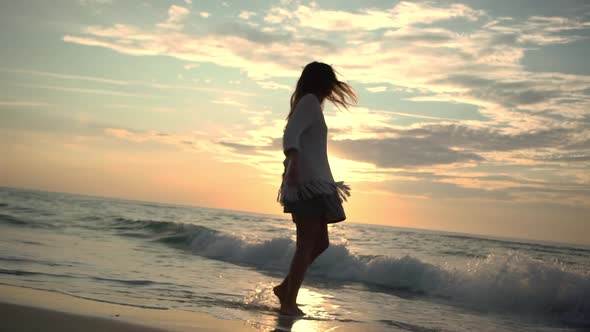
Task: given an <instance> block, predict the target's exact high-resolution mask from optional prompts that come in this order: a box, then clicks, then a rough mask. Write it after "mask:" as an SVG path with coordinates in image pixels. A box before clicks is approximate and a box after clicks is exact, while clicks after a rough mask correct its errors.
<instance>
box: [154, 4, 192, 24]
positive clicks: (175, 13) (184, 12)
mask: <svg viewBox="0 0 590 332" xmlns="http://www.w3.org/2000/svg"><path fill="white" fill-rule="evenodd" d="M188 14H189V10H188V9H187V8H185V7H181V6H177V5H172V6H170V8H169V9H168V19H166V21H165V22H161V23H158V24H157V26H158V27H160V28H164V29H170V30H180V29H182V28H183V27H184V25H183V24H180V23H181V22H182V21H184V20H185V19H186V18H187V17H188Z"/></svg>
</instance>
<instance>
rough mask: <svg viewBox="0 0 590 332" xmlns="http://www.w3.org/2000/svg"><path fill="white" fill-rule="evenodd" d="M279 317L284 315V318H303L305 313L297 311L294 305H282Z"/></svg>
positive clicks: (297, 308)
mask: <svg viewBox="0 0 590 332" xmlns="http://www.w3.org/2000/svg"><path fill="white" fill-rule="evenodd" d="M280 313H281V315H285V316H296V317H297V316H305V313H304V312H303V311H301V309H299V307H298V306H297V305H296V304H295V305H286V304H283V305H281V310H280Z"/></svg>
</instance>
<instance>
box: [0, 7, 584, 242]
mask: <svg viewBox="0 0 590 332" xmlns="http://www.w3.org/2000/svg"><path fill="white" fill-rule="evenodd" d="M0 27H1V29H0V41H1V44H2V47H1V48H0V151H1V155H2V157H0V158H1V159H0V186H8V187H17V188H32V189H42V190H50V191H60V192H72V193H81V194H90V195H100V196H109V197H120V198H128V199H138V200H149V201H159V202H167V203H177V204H190V205H197V206H206V207H215V208H226V209H233V210H244V211H255V212H262V213H271V214H281V212H282V210H281V206H280V205H279V204H278V203H276V201H275V200H276V194H277V190H278V187H279V185H280V174H281V172H282V161H283V155H282V152H281V141H280V139H281V136H282V130H283V127H284V125H285V116H286V114H287V112H288V110H289V109H288V107H289V106H288V99H289V97H290V94H291V93H292V90H293V87H294V85H295V83H296V80H297V78H298V75H299V74H300V72H301V70H302V68H303V66H305V64H307V63H308V62H311V61H314V60H317V61H322V62H325V63H328V64H331V65H332V66H333V67H334V68H335V69H336V70H337V71H338V72H339V74H340V78H341V79H342V80H344V81H347V82H349V83H350V84H352V86H353V87H354V88H355V89H356V90H357V92H358V94H359V99H360V101H359V105H358V107H354V108H351V109H350V111H346V110H341V111H339V110H338V109H336V108H334V107H333V106H332V105H330V104H326V105H325V109H324V113H325V117H326V122H327V124H328V127H329V128H330V129H329V130H330V141H329V143H328V144H329V153H330V163H331V167H332V172H333V174H334V177H335V178H336V180H344V181H346V182H348V183H349V184H350V185H351V187H352V197H351V198H350V201H349V202H348V203H345V209H346V211H347V214H348V220H349V221H352V222H358V223H372V224H386V225H392V226H401V227H414V228H427V229H436V230H445V231H453V232H467V233H477V234H485V235H491V236H509V237H515V238H523V239H537V240H549V241H558V242H573V243H585V244H590V65H588V59H590V42H589V37H590V2H588V1H565V0H563V1H540V0H530V1H524V0H523V1H481V0H480V1H465V2H460V3H458V2H457V3H455V2H452V1H440V2H396V1H369V0H367V1H334V0H330V1H311V2H310V1H275V2H271V1H201V0H192V1H190V0H184V1H183V0H177V1H170V0H166V1H154V0H139V1H134V0H70V1H66V0H59V1H2V2H0ZM285 217H287V216H286V215H285Z"/></svg>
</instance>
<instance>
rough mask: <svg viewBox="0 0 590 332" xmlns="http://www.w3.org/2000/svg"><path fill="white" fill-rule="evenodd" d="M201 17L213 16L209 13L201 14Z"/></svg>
mask: <svg viewBox="0 0 590 332" xmlns="http://www.w3.org/2000/svg"><path fill="white" fill-rule="evenodd" d="M199 15H200V16H201V17H202V18H208V17H209V16H211V13H208V12H200V13H199Z"/></svg>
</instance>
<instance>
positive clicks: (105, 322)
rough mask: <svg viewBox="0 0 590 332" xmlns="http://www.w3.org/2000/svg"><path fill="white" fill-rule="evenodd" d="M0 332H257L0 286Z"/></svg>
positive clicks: (180, 314) (240, 325) (203, 318)
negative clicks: (1, 319)
mask: <svg viewBox="0 0 590 332" xmlns="http://www.w3.org/2000/svg"><path fill="white" fill-rule="evenodd" d="M0 316H1V317H3V322H2V325H1V326H0V330H2V331H4V329H6V330H7V331H14V332H20V331H23V332H24V331H41V330H43V331H48V332H51V331H64V332H69V331H72V332H73V331H88V332H94V331H96V332H98V331H112V332H185V331H186V332H188V331H192V332H195V331H211V332H213V331H218V332H226V331H237V332H250V331H260V330H259V329H256V328H254V326H252V325H249V324H248V323H246V322H241V321H237V320H224V319H219V318H215V317H212V316H209V315H207V314H204V313H196V312H188V311H180V310H174V309H167V310H162V309H148V308H137V307H130V306H125V305H119V304H111V303H105V302H98V301H91V300H85V299H80V298H77V297H74V296H69V295H65V294H60V293H55V292H51V291H44V290H36V289H31V288H27V287H21V286H9V285H5V284H0Z"/></svg>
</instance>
